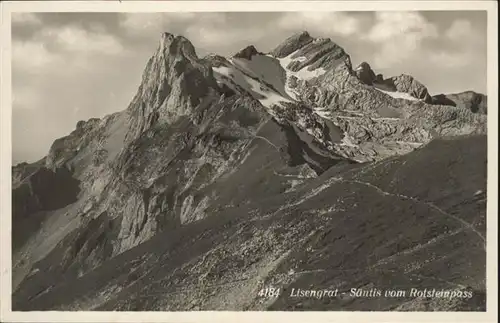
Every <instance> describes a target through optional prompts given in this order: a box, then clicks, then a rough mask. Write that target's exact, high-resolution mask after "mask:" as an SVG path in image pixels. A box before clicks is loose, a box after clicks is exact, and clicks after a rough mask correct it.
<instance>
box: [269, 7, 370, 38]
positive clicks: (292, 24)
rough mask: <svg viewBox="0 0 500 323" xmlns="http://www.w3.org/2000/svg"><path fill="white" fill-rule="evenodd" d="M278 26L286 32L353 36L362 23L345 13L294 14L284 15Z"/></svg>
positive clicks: (358, 30)
mask: <svg viewBox="0 0 500 323" xmlns="http://www.w3.org/2000/svg"><path fill="white" fill-rule="evenodd" d="M277 25H278V26H279V27H280V28H283V29H286V30H297V29H302V30H308V31H310V32H312V33H320V34H334V35H341V36H351V35H354V34H357V33H358V32H360V30H361V25H362V22H361V21H360V17H355V16H352V15H350V14H348V13H345V12H293V13H286V14H284V15H283V16H282V18H281V19H279V21H278V22H277Z"/></svg>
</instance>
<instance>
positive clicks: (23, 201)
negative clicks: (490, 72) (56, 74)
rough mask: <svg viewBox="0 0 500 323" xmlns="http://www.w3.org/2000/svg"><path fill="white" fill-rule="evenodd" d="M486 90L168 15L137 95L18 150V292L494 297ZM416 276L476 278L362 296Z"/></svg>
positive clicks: (305, 39)
mask: <svg viewBox="0 0 500 323" xmlns="http://www.w3.org/2000/svg"><path fill="white" fill-rule="evenodd" d="M477 97H478V96H477V95H468V94H467V95H465V94H462V95H450V96H448V99H447V100H451V101H453V100H454V101H453V103H454V104H451V103H450V104H448V103H449V102H448V101H447V100H445V99H444V98H441V99H440V101H439V100H438V99H436V97H432V96H431V95H430V94H429V93H428V91H427V89H426V88H425V87H424V86H423V85H422V84H420V83H419V82H418V81H417V80H414V79H413V78H412V77H411V76H408V75H400V76H396V77H390V78H384V77H383V76H381V75H375V73H374V72H373V71H372V70H371V68H370V66H369V65H368V64H367V63H363V64H361V65H360V66H359V67H357V68H355V69H354V68H353V67H352V66H351V61H350V58H349V56H348V55H347V53H345V51H344V50H343V49H342V48H341V47H339V46H338V45H336V44H335V43H333V42H332V41H331V40H330V39H319V38H313V37H311V36H310V35H309V34H308V33H307V32H303V33H300V34H297V35H294V36H292V37H290V38H289V39H287V40H285V41H284V42H283V43H282V44H280V45H278V46H277V47H276V49H275V50H273V51H272V52H271V53H267V54H265V53H261V52H259V51H258V50H257V49H256V48H254V47H253V46H249V47H247V48H244V49H243V50H241V51H240V52H238V53H236V54H235V55H233V56H232V57H229V58H225V57H222V56H217V55H211V56H207V57H204V58H199V57H198V56H197V55H196V52H195V49H194V47H193V45H192V44H191V43H190V42H189V40H187V39H186V38H184V37H182V36H174V35H171V34H168V33H165V34H163V35H162V37H161V40H160V44H159V46H158V49H157V51H156V52H155V53H154V55H153V56H152V57H151V59H150V60H149V61H148V63H147V65H146V68H145V71H144V74H143V77H142V82H141V85H140V87H139V89H138V91H137V94H136V96H135V97H134V99H133V100H132V102H131V103H130V105H129V107H128V108H127V109H125V110H124V111H121V112H117V113H115V114H112V115H109V116H106V117H105V118H103V119H97V118H95V119H90V120H88V121H80V122H78V124H77V125H76V128H75V130H74V131H73V132H72V133H70V134H69V135H68V136H65V137H63V138H60V139H58V140H56V141H55V142H54V144H53V145H52V147H51V148H50V151H49V153H48V154H47V156H46V157H44V158H43V159H42V160H40V161H38V162H37V163H34V164H19V165H17V166H15V167H14V168H13V192H12V194H13V212H12V223H13V228H12V230H13V240H12V242H13V291H14V293H13V309H14V310H54V309H59V310H61V309H66V310H77V309H80V310H191V309H207V310H209V309H212V310H244V309H250V310H266V309H267V310H285V309H286V310H290V309H301V310H341V309H342V310H344V309H347V310H388V309H392V310H484V306H485V240H484V236H485V225H486V224H485V219H486V213H485V212H486V155H487V154H486V135H485V133H486V106H485V104H486V98H485V97H484V98H483V96H480V98H481V99H480V100H479V99H477ZM478 100H479V101H478ZM479 105H481V107H480V108H477V107H478V106H479ZM267 286H268V287H276V288H281V294H280V296H279V297H278V298H277V299H273V298H262V297H261V296H259V295H258V294H259V293H258V292H259V290H261V289H262V288H263V287H267ZM412 287H415V288H419V289H425V288H430V289H432V288H436V289H446V290H456V291H461V293H465V291H466V292H467V293H465V294H467V295H469V292H471V293H472V294H470V295H471V297H470V298H466V299H460V298H459V299H457V298H451V299H450V298H446V297H445V298H435V297H434V298H418V297H400V298H386V297H354V298H350V297H348V296H349V295H348V294H349V293H348V292H349V291H350V289H351V288H362V289H365V290H371V289H375V288H377V289H388V288H392V289H402V290H403V289H410V288H412ZM294 288H295V290H297V289H298V288H302V289H307V288H317V289H330V288H333V289H334V288H338V289H339V290H341V291H347V294H346V295H347V296H346V297H344V296H342V297H336V298H332V299H327V300H325V299H319V300H318V299H313V298H294V297H289V296H290V295H289V292H290V291H291V290H293V289H294Z"/></svg>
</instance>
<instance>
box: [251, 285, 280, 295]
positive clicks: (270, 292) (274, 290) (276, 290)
mask: <svg viewBox="0 0 500 323" xmlns="http://www.w3.org/2000/svg"><path fill="white" fill-rule="evenodd" d="M280 292H281V290H280V288H274V287H266V288H262V289H261V290H260V291H259V293H258V294H257V295H259V296H260V297H278V296H280Z"/></svg>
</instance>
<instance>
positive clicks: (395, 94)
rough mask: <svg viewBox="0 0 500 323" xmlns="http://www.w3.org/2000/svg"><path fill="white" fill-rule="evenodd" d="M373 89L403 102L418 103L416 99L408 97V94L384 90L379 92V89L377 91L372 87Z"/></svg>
mask: <svg viewBox="0 0 500 323" xmlns="http://www.w3.org/2000/svg"><path fill="white" fill-rule="evenodd" d="M373 88H374V89H376V90H377V91H380V92H382V93H385V94H387V95H388V96H391V97H393V98H395V99H404V100H409V101H419V100H418V99H417V98H414V97H413V96H411V95H409V94H408V93H404V92H391V91H384V90H381V89H379V88H377V87H373Z"/></svg>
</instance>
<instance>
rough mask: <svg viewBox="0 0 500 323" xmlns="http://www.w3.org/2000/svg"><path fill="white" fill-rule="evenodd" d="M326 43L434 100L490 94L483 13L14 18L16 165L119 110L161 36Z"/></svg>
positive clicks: (206, 49) (221, 47)
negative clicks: (300, 38)
mask: <svg viewBox="0 0 500 323" xmlns="http://www.w3.org/2000/svg"><path fill="white" fill-rule="evenodd" d="M303 30H307V31H308V32H309V33H310V34H311V36H313V37H328V38H331V39H332V41H334V42H335V43H337V44H338V45H340V46H342V47H343V48H344V49H345V51H346V52H347V53H348V54H349V55H350V56H351V61H352V63H353V65H354V66H356V65H357V64H359V63H361V62H363V61H366V62H368V63H369V64H370V65H371V66H372V68H373V70H374V71H375V73H382V74H383V75H384V77H389V76H395V75H400V74H403V73H404V74H410V75H412V76H414V77H415V78H416V79H417V80H419V81H420V82H422V83H423V84H424V85H426V86H427V88H428V89H429V91H430V93H431V94H433V95H434V94H439V93H456V92H461V91H466V90H473V91H476V92H481V93H486V71H487V66H486V53H487V45H486V39H487V37H486V11H422V12H417V11H412V12H379V11H377V12H264V13H262V12H259V13H252V12H233V13H222V12H221V13H187V12H186V13H13V14H12V92H13V93H12V94H13V96H12V97H13V105H12V118H13V119H12V150H13V151H12V161H13V164H17V163H18V162H21V161H27V162H33V161H36V160H38V159H40V158H42V157H43V156H45V155H46V154H47V152H48V150H49V148H50V145H51V144H52V142H53V141H54V140H55V139H57V138H60V137H63V136H65V135H67V134H69V133H70V132H71V131H72V130H74V129H75V125H76V123H77V122H78V121H79V120H87V119H89V118H92V117H103V116H105V115H107V114H110V113H113V112H116V111H120V110H124V109H125V108H127V106H128V104H129V102H130V101H131V99H132V97H133V96H134V94H135V92H136V90H137V87H138V86H139V83H140V80H141V77H142V71H143V69H144V67H145V65H146V62H147V60H148V59H149V57H151V55H152V54H153V52H154V50H155V49H156V48H157V46H158V43H159V39H160V35H161V33H162V32H165V31H166V32H170V33H173V34H175V35H183V36H185V37H186V38H188V39H189V40H190V41H191V42H192V43H193V44H194V46H195V47H196V50H197V54H198V55H199V56H204V55H206V54H209V53H216V54H220V55H224V56H228V55H232V54H234V53H236V52H237V51H239V50H240V49H242V48H244V47H246V46H247V45H254V46H255V47H256V48H257V49H258V50H259V51H261V52H268V51H271V50H272V49H273V48H274V47H276V46H277V45H278V44H279V43H281V42H282V41H283V40H284V39H286V38H287V37H289V36H291V35H293V34H294V33H297V32H300V31H303Z"/></svg>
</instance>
